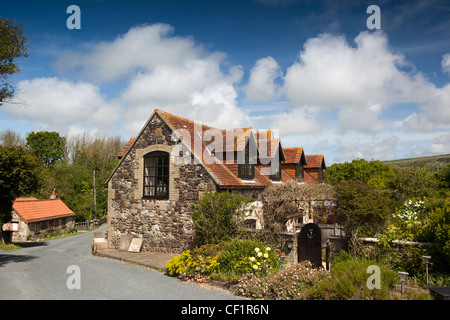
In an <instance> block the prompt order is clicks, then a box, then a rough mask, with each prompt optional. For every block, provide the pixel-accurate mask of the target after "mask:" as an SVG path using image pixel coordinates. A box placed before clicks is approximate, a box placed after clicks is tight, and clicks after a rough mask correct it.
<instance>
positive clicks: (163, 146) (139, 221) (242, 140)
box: [105, 109, 306, 253]
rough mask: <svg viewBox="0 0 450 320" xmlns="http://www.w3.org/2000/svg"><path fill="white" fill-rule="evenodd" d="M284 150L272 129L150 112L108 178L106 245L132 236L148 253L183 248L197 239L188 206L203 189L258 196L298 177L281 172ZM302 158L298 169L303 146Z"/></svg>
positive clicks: (202, 193) (202, 192)
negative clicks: (213, 124)
mask: <svg viewBox="0 0 450 320" xmlns="http://www.w3.org/2000/svg"><path fill="white" fill-rule="evenodd" d="M286 154H287V153H286V152H285V149H283V148H282V145H281V141H280V139H279V138H274V137H273V134H272V132H271V131H255V130H254V129H253V128H239V129H231V130H220V129H217V128H213V127H209V126H207V125H204V124H201V123H198V122H195V121H192V120H189V119H186V118H183V117H180V116H176V115H173V114H170V113H168V112H165V111H162V110H158V109H156V110H154V112H153V113H152V115H151V116H150V118H149V120H148V121H147V122H146V124H145V125H144V127H143V128H142V129H141V131H140V132H139V134H138V135H137V136H136V137H134V138H132V139H130V141H129V142H128V143H127V145H126V146H124V149H123V150H122V151H121V152H120V154H119V155H118V156H119V158H120V161H119V163H118V164H117V166H116V168H115V169H114V170H113V171H112V173H111V175H110V176H109V177H108V179H107V180H106V182H105V186H107V187H108V215H107V222H108V231H107V234H108V246H109V247H110V248H118V246H119V242H120V238H121V236H123V235H129V236H132V237H134V238H143V247H142V250H145V251H159V252H175V253H177V252H180V251H182V250H183V249H185V248H187V247H189V246H190V245H191V244H192V243H193V241H194V230H193V223H192V220H191V218H190V211H191V205H192V203H194V202H195V201H197V200H198V199H200V198H201V197H202V195H204V194H205V193H206V192H208V191H216V192H220V191H226V192H233V193H238V194H241V195H243V196H246V197H251V198H254V199H257V200H258V199H260V198H261V193H262V191H263V190H264V189H265V188H266V187H268V186H270V185H274V184H275V185H276V184H279V183H284V182H287V181H300V180H302V179H301V178H300V177H297V178H296V177H295V176H291V175H290V174H289V173H288V172H289V170H288V171H287V172H286V171H285V170H283V165H285V162H286V160H288V159H287V157H286ZM299 159H301V160H299V166H301V167H303V166H304V165H305V164H306V162H305V160H306V158H305V156H304V154H303V151H302V152H301V156H300V158H299ZM294 167H295V165H294ZM294 171H295V170H294ZM302 171H303V170H302V169H301V168H297V172H302ZM247 218H248V219H249V220H251V219H252V218H255V219H257V217H247ZM255 223H256V222H255Z"/></svg>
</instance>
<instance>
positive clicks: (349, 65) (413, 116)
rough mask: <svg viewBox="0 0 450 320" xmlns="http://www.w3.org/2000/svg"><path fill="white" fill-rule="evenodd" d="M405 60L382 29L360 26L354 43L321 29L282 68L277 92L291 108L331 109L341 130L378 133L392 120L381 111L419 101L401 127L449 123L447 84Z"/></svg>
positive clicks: (447, 64)
mask: <svg viewBox="0 0 450 320" xmlns="http://www.w3.org/2000/svg"><path fill="white" fill-rule="evenodd" d="M405 60H406V59H405V57H404V56H403V55H400V54H397V53H394V52H393V50H392V49H391V47H390V45H389V42H388V38H387V36H386V35H385V34H384V33H383V32H381V31H379V32H361V33H360V34H359V35H358V36H357V37H356V38H355V39H354V43H350V42H349V41H348V40H347V39H346V38H345V37H343V36H336V35H332V34H321V35H319V36H317V37H314V38H310V39H308V40H307V41H306V42H305V44H304V46H303V50H302V51H300V54H299V59H298V61H296V62H294V63H293V64H292V65H291V66H289V67H288V68H287V70H286V74H285V77H284V84H283V86H282V89H281V92H282V93H283V94H284V96H285V97H286V98H287V99H288V100H289V101H290V103H291V104H292V106H293V108H304V106H306V105H308V106H315V107H316V113H317V114H320V113H321V112H322V111H329V110H336V111H337V121H338V123H339V125H340V130H341V131H349V130H350V131H351V130H353V131H356V132H359V133H368V134H374V133H380V132H382V131H383V130H385V129H386V127H387V126H389V125H391V123H389V122H388V121H386V120H380V115H381V114H382V113H383V112H385V111H386V110H389V109H390V108H392V106H393V105H395V104H397V103H409V104H411V105H416V106H418V110H414V111H411V113H410V114H409V115H408V116H407V117H405V119H403V121H402V125H403V128H406V129H408V130H412V131H422V132H430V131H433V130H435V129H436V128H438V127H439V126H449V125H450V108H448V105H450V84H449V85H446V86H444V87H442V88H438V87H436V86H435V85H434V84H433V83H431V82H430V81H429V80H428V78H427V77H426V76H425V75H424V74H422V73H421V72H417V71H415V69H414V68H413V66H411V65H409V63H408V62H407V61H405ZM255 68H256V67H255ZM442 69H443V71H444V72H449V71H450V55H444V56H443V59H442ZM299 130H300V129H299Z"/></svg>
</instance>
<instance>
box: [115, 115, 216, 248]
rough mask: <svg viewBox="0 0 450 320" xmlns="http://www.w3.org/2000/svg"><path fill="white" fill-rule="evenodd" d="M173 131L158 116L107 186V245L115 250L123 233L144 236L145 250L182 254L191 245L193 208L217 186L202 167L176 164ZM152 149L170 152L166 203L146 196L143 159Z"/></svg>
mask: <svg viewBox="0 0 450 320" xmlns="http://www.w3.org/2000/svg"><path fill="white" fill-rule="evenodd" d="M171 133H172V132H171V130H170V128H169V127H168V126H167V125H166V124H165V123H164V122H163V121H162V120H161V119H160V118H159V116H158V115H155V116H154V117H153V119H152V120H151V121H150V123H149V124H148V125H147V127H146V128H144V131H143V132H142V135H141V136H140V137H138V138H137V140H136V141H135V144H134V146H133V147H132V149H131V150H130V151H129V153H128V154H127V155H126V156H125V157H124V158H123V159H122V163H121V165H120V166H119V167H118V168H117V170H116V172H115V174H114V175H113V176H112V178H111V179H110V181H109V182H108V246H109V247H111V248H117V247H118V245H119V240H120V237H121V235H123V234H129V235H131V236H132V237H134V238H143V239H144V241H143V247H142V250H144V251H156V252H174V253H178V252H181V251H182V250H184V249H186V248H189V247H190V246H191V245H192V244H193V242H194V230H193V223H192V219H191V217H190V212H191V204H192V203H194V202H195V201H197V200H198V199H199V198H201V196H202V195H203V194H204V193H206V192H208V191H214V190H216V186H215V183H214V182H213V180H212V178H211V177H210V176H209V174H208V172H207V171H206V170H205V169H204V168H203V166H202V165H201V164H195V163H194V161H191V163H187V164H186V163H177V162H176V161H174V160H175V159H173V158H172V157H173V155H172V151H173V148H175V147H176V146H177V144H176V142H175V141H173V140H172V139H171ZM152 151H164V152H167V153H169V154H171V159H170V166H169V199H167V200H155V199H145V198H143V172H144V158H143V156H144V155H145V154H147V153H149V152H152ZM184 151H185V150H184ZM177 152H178V149H177ZM191 159H192V156H191Z"/></svg>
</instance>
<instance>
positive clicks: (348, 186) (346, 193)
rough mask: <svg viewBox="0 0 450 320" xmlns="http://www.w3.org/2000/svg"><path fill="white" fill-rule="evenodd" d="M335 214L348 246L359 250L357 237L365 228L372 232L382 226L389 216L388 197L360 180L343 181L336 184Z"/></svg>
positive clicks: (355, 251) (354, 250) (389, 205)
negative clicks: (344, 233) (342, 226)
mask: <svg viewBox="0 0 450 320" xmlns="http://www.w3.org/2000/svg"><path fill="white" fill-rule="evenodd" d="M335 187H336V197H337V202H338V210H337V216H338V218H339V220H340V221H341V222H342V224H343V225H344V227H345V230H346V235H347V238H348V240H349V245H350V248H351V249H352V251H353V252H354V253H357V251H358V250H359V241H358V237H359V236H360V232H361V231H362V230H364V229H365V231H366V232H371V233H372V234H373V233H375V232H376V231H379V230H381V229H382V227H383V226H384V224H385V222H386V221H387V219H388V218H389V216H390V212H391V204H390V200H389V198H388V197H387V196H386V195H385V194H384V193H383V192H382V191H379V190H375V189H373V188H371V187H370V186H369V185H368V184H367V183H365V182H362V181H344V182H341V183H339V184H337V185H336V186H335Z"/></svg>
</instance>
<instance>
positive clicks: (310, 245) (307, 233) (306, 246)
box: [297, 223, 322, 268]
mask: <svg viewBox="0 0 450 320" xmlns="http://www.w3.org/2000/svg"><path fill="white" fill-rule="evenodd" d="M297 245H298V248H297V252H298V262H301V261H304V260H309V261H310V262H311V263H312V264H313V265H314V267H316V268H319V267H322V232H321V230H320V227H319V226H318V225H317V224H315V223H308V224H306V225H304V226H303V228H302V230H301V231H300V233H299V234H298V239H297Z"/></svg>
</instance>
